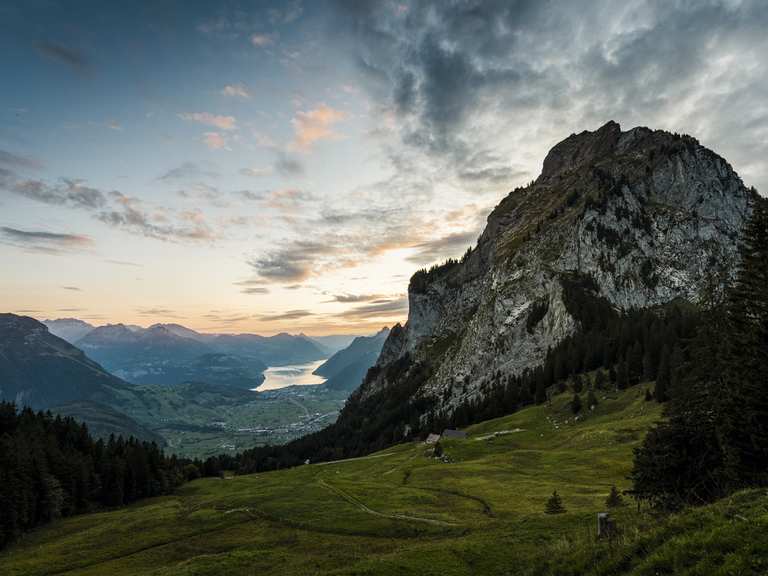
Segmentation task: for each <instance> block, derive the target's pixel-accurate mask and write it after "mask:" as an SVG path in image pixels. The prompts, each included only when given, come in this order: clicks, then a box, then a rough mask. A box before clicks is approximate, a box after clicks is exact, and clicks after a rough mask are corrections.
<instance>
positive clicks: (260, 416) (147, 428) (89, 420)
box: [0, 314, 388, 450]
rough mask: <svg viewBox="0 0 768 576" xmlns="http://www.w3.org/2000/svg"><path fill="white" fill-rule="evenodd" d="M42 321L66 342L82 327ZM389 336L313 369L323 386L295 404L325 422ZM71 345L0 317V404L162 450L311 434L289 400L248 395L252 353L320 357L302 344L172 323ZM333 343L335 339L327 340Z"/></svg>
mask: <svg viewBox="0 0 768 576" xmlns="http://www.w3.org/2000/svg"><path fill="white" fill-rule="evenodd" d="M47 323H48V324H51V325H52V326H53V327H54V328H53V329H54V330H56V331H57V332H59V333H60V334H66V335H67V336H68V337H70V338H75V337H76V336H77V332H78V331H80V332H83V331H84V330H85V329H87V328H88V326H89V325H87V323H85V322H82V321H79V320H76V319H62V320H54V321H47ZM84 325H85V326H84ZM387 333H388V331H387V330H386V329H385V330H383V331H382V332H379V334H377V335H375V336H372V337H358V338H354V339H353V341H352V342H351V344H350V345H349V346H348V347H347V348H345V349H344V350H341V351H338V352H337V353H336V354H335V355H334V356H333V357H332V358H331V359H329V361H328V363H326V364H325V365H324V368H322V369H321V372H323V374H324V375H325V376H326V377H327V378H328V381H327V384H326V385H325V386H318V387H316V388H317V394H316V395H315V396H313V395H312V394H311V393H310V394H309V395H308V396H306V395H305V396H304V397H303V399H301V400H300V401H301V402H302V403H306V404H307V405H309V406H316V407H317V408H315V411H319V410H322V411H324V412H323V414H326V412H332V411H334V410H338V408H339V407H340V405H341V404H340V403H342V402H343V401H344V399H345V398H346V397H347V395H348V394H349V393H350V392H351V391H352V390H353V389H354V388H356V387H357V385H359V384H360V382H362V379H363V376H364V374H365V373H366V371H367V370H368V367H369V366H370V365H371V364H372V363H373V362H374V361H375V358H376V355H377V354H378V350H379V349H380V348H381V344H382V342H383V341H384V339H385V338H386V335H387ZM77 342H78V345H79V346H82V347H83V350H81V349H79V348H78V347H76V346H75V345H73V344H70V343H69V342H67V341H65V340H64V339H63V338H60V337H58V336H56V335H55V334H54V333H53V330H49V328H48V327H47V326H46V324H43V323H41V322H38V321H37V320H35V319H33V318H29V317H25V316H17V315H14V314H0V399H2V400H8V401H12V402H15V403H16V404H17V405H18V406H19V407H22V406H29V407H31V408H33V409H35V410H51V411H52V412H54V413H57V414H62V415H66V416H72V417H74V418H76V419H77V420H79V421H82V422H85V423H86V424H87V425H88V427H89V429H90V430H91V432H92V433H93V434H94V435H95V436H98V437H108V436H109V435H110V434H115V435H123V436H135V437H138V438H141V439H143V440H151V441H155V442H157V443H158V444H161V445H163V444H165V443H166V440H165V439H166V438H167V439H168V442H169V444H168V446H169V447H171V448H174V449H182V448H183V449H184V450H204V449H208V448H206V447H207V446H208V445H209V444H210V443H214V444H213V445H215V446H218V445H220V443H222V442H225V441H226V442H230V443H231V442H232V441H236V442H241V441H242V439H240V440H237V439H236V436H233V435H234V434H235V432H234V430H237V429H238V428H237V427H238V426H244V425H245V424H248V425H251V426H252V425H253V424H256V425H257V426H261V427H265V428H266V429H269V430H272V431H273V432H272V433H273V434H277V436H273V437H274V438H291V436H290V430H289V428H288V427H287V424H291V425H297V426H300V427H301V429H305V430H314V429H316V428H313V426H314V427H316V426H317V424H316V423H313V422H311V421H310V420H311V418H310V420H304V419H303V416H302V417H300V418H299V420H296V416H295V415H293V416H292V414H293V412H295V410H293V412H292V411H291V409H288V410H286V409H285V407H288V406H290V407H291V408H292V407H293V406H294V404H295V402H296V399H295V397H294V396H291V397H290V398H282V397H280V396H279V395H276V393H275V392H272V393H270V394H271V395H269V394H267V395H257V394H254V393H253V392H250V389H251V388H255V387H257V386H258V385H259V384H261V382H262V381H263V379H264V376H263V374H262V373H263V371H264V370H265V369H266V364H265V363H264V362H262V361H261V360H260V355H264V356H266V357H268V358H272V359H273V361H275V360H276V361H281V362H283V363H301V362H304V361H306V360H307V359H322V358H324V357H326V355H327V353H328V352H327V350H326V349H324V348H322V346H323V344H322V342H316V341H314V340H313V339H311V338H309V337H307V336H304V335H299V336H292V335H289V334H278V335H276V336H272V337H263V336H256V335H252V334H240V335H210V334H200V333H197V332H195V331H193V330H189V329H188V328H185V327H184V326H180V325H176V324H157V325H154V326H150V327H149V328H141V327H135V326H126V325H122V324H116V325H109V326H101V327H93V326H91V327H90V329H89V331H88V332H87V333H86V334H85V335H83V336H82V337H80V339H79V340H77ZM339 343H343V338H338V339H335V340H331V341H330V344H331V345H338V344H339ZM222 350H226V351H232V352H235V353H230V352H225V351H222ZM86 351H87V352H86ZM257 354H258V355H259V356H257ZM91 355H93V357H94V358H96V359H98V360H99V361H98V362H97V361H95V360H94V359H92V358H91V357H90V356H91ZM109 365H112V366H116V367H118V369H119V370H120V375H121V376H123V377H118V376H117V375H115V374H113V373H111V372H110V370H109V369H110V366H109ZM126 380H129V381H126ZM144 384H156V385H144ZM318 409H319V410H318ZM305 410H306V408H305ZM273 412H274V414H273ZM307 418H309V416H307ZM283 421H285V422H286V425H283V424H282V422H283ZM296 430H299V428H296ZM216 442H218V443H219V444H215V443H216ZM171 443H172V444H171ZM206 443H208V444H206ZM182 444H183V445H182Z"/></svg>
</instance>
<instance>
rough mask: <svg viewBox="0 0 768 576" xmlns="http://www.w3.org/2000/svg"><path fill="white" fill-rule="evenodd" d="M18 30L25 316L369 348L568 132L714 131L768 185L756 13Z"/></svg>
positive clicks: (437, 13)
mask: <svg viewBox="0 0 768 576" xmlns="http://www.w3.org/2000/svg"><path fill="white" fill-rule="evenodd" d="M0 16H2V18H0V20H1V21H2V24H0V29H2V30H3V32H4V34H3V35H2V39H0V47H2V51H0V62H2V63H3V67H4V69H5V70H7V71H8V77H13V81H12V82H9V83H8V86H7V88H6V90H4V91H3V92H2V94H0V207H2V213H0V258H1V259H2V261H3V265H4V269H5V270H12V271H13V273H12V274H5V275H4V278H3V281H2V283H0V298H2V300H3V302H4V303H5V306H4V308H6V309H7V311H9V312H13V313H18V314H24V315H29V316H33V317H36V318H59V317H65V316H74V317H77V318H79V319H82V320H84V321H87V322H90V323H92V324H97V325H101V324H108V323H112V324H115V323H124V324H136V325H151V324H155V323H179V324H183V325H184V326H188V327H190V328H192V329H194V330H199V331H202V332H219V333H258V334H265V335H269V334H277V333H281V332H287V333H291V334H299V333H305V334H308V335H316V336H317V335H332V334H370V333H372V332H375V331H377V330H378V329H380V328H381V326H384V325H386V326H392V325H394V324H395V323H397V322H400V323H403V322H404V321H405V319H406V317H407V312H408V302H407V294H406V291H407V284H408V278H410V276H411V275H412V274H413V273H414V272H416V271H417V270H418V269H421V268H424V267H429V266H430V265H433V264H435V263H439V262H442V261H444V260H445V259H447V258H457V257H460V256H461V255H462V254H463V253H464V252H465V251H466V250H467V248H468V247H470V246H473V245H474V244H475V242H476V239H477V237H478V236H479V234H480V233H481V232H482V229H483V227H484V225H485V220H486V217H487V215H488V214H489V213H490V211H491V210H492V209H493V207H494V206H495V205H496V204H498V202H499V201H500V200H502V199H503V198H504V197H505V196H506V195H507V194H508V193H509V191H511V190H513V189H514V188H516V187H518V186H522V185H524V184H526V183H527V182H530V181H531V180H533V179H534V178H536V177H537V176H538V174H539V171H540V168H541V165H542V162H543V160H544V157H545V155H546V153H547V151H548V150H549V149H550V148H551V147H552V146H553V145H554V144H556V143H557V142H559V141H561V140H562V139H564V138H566V137H567V136H568V135H569V134H571V133H578V132H581V131H583V130H595V129H597V128H598V127H599V126H602V125H604V124H605V123H606V122H607V121H609V120H615V121H616V122H618V123H619V124H620V125H621V126H622V129H623V130H625V131H626V130H628V129H630V128H632V127H635V126H649V127H650V128H652V129H664V130H668V131H670V132H682V133H687V134H691V135H692V136H694V137H696V138H697V139H699V140H700V141H701V143H702V144H703V145H705V146H707V147H708V148H710V149H712V150H714V151H715V152H717V153H718V154H721V155H722V156H723V157H725V158H727V159H728V161H729V162H731V163H733V166H734V168H735V169H736V171H737V172H738V173H739V174H740V175H741V177H742V178H743V179H744V181H745V183H746V184H747V185H748V186H756V187H757V188H758V190H763V191H764V190H766V188H767V187H768V163H767V162H766V161H765V158H766V153H767V152H768V109H766V107H765V104H764V95H765V94H766V93H768V69H767V68H768V65H767V63H766V61H765V59H764V58H762V57H761V55H762V54H764V53H765V52H766V50H768V39H766V37H765V34H764V29H765V25H766V24H768V20H766V18H768V16H766V11H765V10H761V9H760V6H759V5H758V4H757V3H755V2H748V1H745V2H738V1H736V2H721V3H717V2H716V3H711V4H707V5H672V4H670V5H661V4H654V3H644V2H640V3H634V4H632V5H629V6H617V5H615V4H612V3H609V2H605V3H600V2H596V3H590V4H585V5H582V6H580V5H578V3H573V4H569V5H563V6H559V7H557V8H556V9H548V8H546V7H542V6H541V5H540V4H538V3H530V4H527V3H520V4H514V5H510V4H507V3H493V2H489V3H483V4H478V5H475V4H472V3H464V4H461V3H459V4H447V3H446V4H443V3H409V2H380V3H356V2H343V1H319V2H312V3H310V2H301V1H299V0H292V1H289V2H262V3H257V4H253V3H246V2H232V3H227V4H226V5H219V4H212V3H203V2H193V3H187V2H184V3H181V2H168V3H163V4H162V5H160V6H157V5H155V4H154V3H149V2H139V3H136V4H133V5H131V6H130V8H129V7H128V6H119V5H118V6H115V5H112V6H107V5H104V4H101V3H95V2H81V3H77V4H69V3H61V4H58V3H56V2H53V3H49V2H42V1H41V2H38V1H30V2H26V3H24V4H23V5H6V6H3V7H0ZM479 29H483V30H488V31H489V33H488V34H487V35H478V34H477V30H479ZM681 31H685V33H681ZM540 38H548V39H549V41H548V42H547V43H544V44H540V43H539V42H537V39H540ZM670 54H672V55H674V56H670ZM713 82H715V83H716V84H717V86H718V89H717V90H711V88H710V86H711V84H712V83H713Z"/></svg>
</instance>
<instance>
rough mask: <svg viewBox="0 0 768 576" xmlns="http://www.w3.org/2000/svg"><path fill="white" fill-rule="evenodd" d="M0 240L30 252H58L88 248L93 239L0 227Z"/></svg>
mask: <svg viewBox="0 0 768 576" xmlns="http://www.w3.org/2000/svg"><path fill="white" fill-rule="evenodd" d="M0 242H2V243H4V244H8V245H11V246H16V247H18V248H23V249H25V250H29V251H32V252H42V253H47V254H60V253H63V252H79V251H82V250H84V249H87V248H90V247H91V246H92V245H93V240H92V239H91V238H90V237H89V236H85V235H82V234H63V233H59V232H48V231H45V230H20V229H18V228H9V227H7V226H3V227H0Z"/></svg>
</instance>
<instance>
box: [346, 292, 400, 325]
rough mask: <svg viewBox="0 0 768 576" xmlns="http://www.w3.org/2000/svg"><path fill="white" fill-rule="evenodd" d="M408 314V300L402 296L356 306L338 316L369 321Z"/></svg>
mask: <svg viewBox="0 0 768 576" xmlns="http://www.w3.org/2000/svg"><path fill="white" fill-rule="evenodd" d="M407 313H408V298H407V297H405V296H400V297H398V298H393V299H382V300H378V301H375V302H373V303H371V304H365V305H363V306H355V307H353V308H350V309H349V310H345V311H343V312H340V313H338V314H336V317H337V318H342V319H344V320H369V319H371V318H382V319H391V318H400V317H403V316H405V315H406V314H407Z"/></svg>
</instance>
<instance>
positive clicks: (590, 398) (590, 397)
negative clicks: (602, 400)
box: [587, 388, 597, 410]
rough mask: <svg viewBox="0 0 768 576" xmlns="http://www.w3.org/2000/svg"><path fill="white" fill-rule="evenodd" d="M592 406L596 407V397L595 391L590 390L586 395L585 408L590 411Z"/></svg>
mask: <svg viewBox="0 0 768 576" xmlns="http://www.w3.org/2000/svg"><path fill="white" fill-rule="evenodd" d="M594 406H597V396H595V391H594V390H592V389H591V388H590V389H589V393H588V394H587V407H588V408H589V409H590V410H591V409H592V408H593V407H594Z"/></svg>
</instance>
